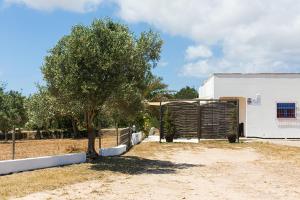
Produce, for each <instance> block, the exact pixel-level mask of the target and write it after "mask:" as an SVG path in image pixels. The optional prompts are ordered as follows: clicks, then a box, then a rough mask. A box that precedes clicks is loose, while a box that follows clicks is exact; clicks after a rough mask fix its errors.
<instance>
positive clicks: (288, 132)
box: [204, 75, 300, 138]
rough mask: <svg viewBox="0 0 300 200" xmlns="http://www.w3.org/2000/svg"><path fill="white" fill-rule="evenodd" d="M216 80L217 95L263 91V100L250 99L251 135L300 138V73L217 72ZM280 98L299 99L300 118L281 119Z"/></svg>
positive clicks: (247, 131) (248, 131)
mask: <svg viewBox="0 0 300 200" xmlns="http://www.w3.org/2000/svg"><path fill="white" fill-rule="evenodd" d="M213 80H214V83H213V85H214V89H213V90H214V91H213V93H214V95H213V98H221V97H245V98H255V97H256V95H257V94H260V95H261V102H260V103H258V104H252V105H248V104H247V103H246V127H245V134H246V136H247V137H263V138H300V110H299V103H300V76H299V77H298V76H297V77H295V76H292V77H289V76H284V78H280V77H279V76H267V75H266V76H258V77H255V76H250V77H247V76H240V77H234V76H231V77H226V76H215V78H214V79H213ZM211 93H212V92H211V91H209V92H208V94H211ZM204 95H206V94H204ZM277 102H282V103H285V102H295V103H296V105H297V113H296V115H297V118H296V119H277V116H276V112H277V111H276V103H277Z"/></svg>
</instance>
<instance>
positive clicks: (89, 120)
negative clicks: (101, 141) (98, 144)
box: [86, 113, 98, 159]
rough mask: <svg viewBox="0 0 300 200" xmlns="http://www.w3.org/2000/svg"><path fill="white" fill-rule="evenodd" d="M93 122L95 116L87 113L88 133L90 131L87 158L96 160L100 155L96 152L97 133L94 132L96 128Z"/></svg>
mask: <svg viewBox="0 0 300 200" xmlns="http://www.w3.org/2000/svg"><path fill="white" fill-rule="evenodd" d="M92 121H93V114H91V113H87V114H86V124H87V131H88V150H87V157H88V158H89V159H95V158H97V157H98V153H97V151H96V150H95V139H96V133H95V131H94V127H93V125H92Z"/></svg>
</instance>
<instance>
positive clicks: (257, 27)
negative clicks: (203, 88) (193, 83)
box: [116, 0, 300, 77]
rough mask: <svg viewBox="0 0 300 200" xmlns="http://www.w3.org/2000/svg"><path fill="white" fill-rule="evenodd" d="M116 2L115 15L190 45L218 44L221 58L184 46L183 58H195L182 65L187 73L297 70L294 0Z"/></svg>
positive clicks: (297, 7) (298, 23)
mask: <svg viewBox="0 0 300 200" xmlns="http://www.w3.org/2000/svg"><path fill="white" fill-rule="evenodd" d="M116 1H117V3H118V5H119V8H120V10H119V15H120V16H121V17H122V18H123V19H125V20H127V21H128V22H146V23H149V24H151V25H154V26H155V27H157V28H158V29H160V30H162V31H164V32H167V33H170V34H173V35H180V36H184V37H187V38H190V39H192V40H193V41H194V42H195V47H197V46H198V45H199V44H201V45H200V46H206V47H208V48H209V47H212V46H216V45H219V46H220V49H222V51H223V52H222V56H221V57H216V56H211V57H209V56H203V52H202V51H203V49H201V48H199V49H198V50H196V48H194V49H193V51H192V53H188V52H189V51H191V50H189V49H187V50H186V51H187V54H186V57H187V58H191V59H194V60H190V61H188V63H186V65H185V66H184V67H183V72H184V74H186V75H188V76H191V75H192V76H200V77H201V76H204V75H207V74H208V73H212V72H279V71H284V72H295V71H300V56H299V55H300V37H299V35H300V1H299V0H276V1H274V0H264V1H261V0H185V1H183V0H143V1H141V0H116ZM190 48H191V47H190ZM206 50H207V49H206ZM210 51H211V50H210ZM207 52H209V51H207ZM196 57H199V58H198V60H195V59H196ZM205 57H207V58H205Z"/></svg>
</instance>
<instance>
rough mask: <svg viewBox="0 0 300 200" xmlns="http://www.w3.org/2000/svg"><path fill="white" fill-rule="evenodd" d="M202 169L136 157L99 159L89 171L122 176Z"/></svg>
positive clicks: (191, 165) (190, 165) (184, 164)
mask: <svg viewBox="0 0 300 200" xmlns="http://www.w3.org/2000/svg"><path fill="white" fill-rule="evenodd" d="M192 167H204V165H195V164H188V163H173V162H170V161H164V160H151V159H146V158H141V157H137V156H118V157H101V158H98V159H97V160H94V161H93V162H92V166H91V169H93V170H97V171H112V172H119V173H123V174H130V175H137V174H174V173H176V171H177V170H180V169H187V168H192Z"/></svg>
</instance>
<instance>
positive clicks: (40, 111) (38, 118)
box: [26, 88, 57, 129]
mask: <svg viewBox="0 0 300 200" xmlns="http://www.w3.org/2000/svg"><path fill="white" fill-rule="evenodd" d="M26 108H27V112H28V122H27V123H26V126H27V127H28V128H32V129H42V128H46V129H48V128H49V126H50V123H51V120H52V119H54V118H55V116H56V113H57V111H56V109H57V106H56V104H55V100H54V98H53V97H52V96H51V95H50V94H49V92H48V91H47V90H46V88H40V91H39V92H38V93H36V94H34V95H32V96H30V97H29V98H28V100H27V102H26Z"/></svg>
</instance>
